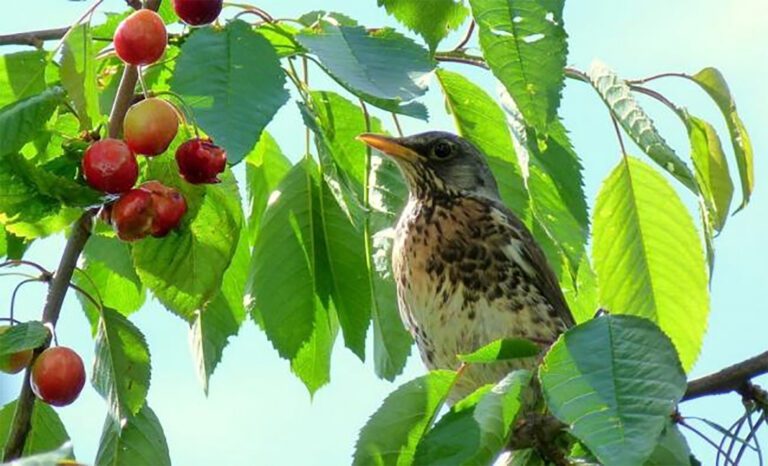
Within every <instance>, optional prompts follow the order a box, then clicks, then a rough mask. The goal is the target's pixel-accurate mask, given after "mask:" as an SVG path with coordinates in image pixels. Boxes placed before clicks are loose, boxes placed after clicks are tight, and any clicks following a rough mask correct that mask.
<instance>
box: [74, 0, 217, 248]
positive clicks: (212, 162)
mask: <svg viewBox="0 0 768 466" xmlns="http://www.w3.org/2000/svg"><path fill="white" fill-rule="evenodd" d="M173 6H174V8H175V10H176V12H177V14H178V15H179V17H180V18H182V19H183V20H184V21H185V22H187V23H188V24H190V25H194V26H199V25H204V24H208V23H210V22H212V21H214V20H215V19H216V17H218V15H219V12H221V7H222V2H221V0H175V1H174V2H173ZM167 42H168V33H167V31H166V29H165V23H164V22H163V20H162V18H161V17H160V15H158V14H157V13H155V12H154V11H152V10H146V9H145V10H138V11H136V12H135V13H133V14H131V15H130V16H128V17H127V18H125V19H124V20H123V21H122V22H121V23H120V24H119V25H118V27H117V29H116V30H115V35H114V46H115V53H116V54H117V56H118V57H119V58H120V59H121V60H122V61H124V62H125V63H127V64H130V65H134V66H139V67H141V66H145V65H150V64H152V63H155V62H157V61H158V60H159V59H160V58H161V57H162V56H163V53H164V52H165V47H166V44H167ZM179 115H183V113H181V112H180V111H179V110H178V109H177V108H176V107H175V106H174V105H172V104H171V103H170V102H168V101H166V100H162V99H159V98H156V97H148V98H145V99H143V100H141V101H139V102H138V103H136V104H134V105H132V106H131V107H130V108H129V109H128V111H127V112H126V114H125V119H124V121H123V138H122V139H114V138H107V139H102V140H99V141H97V142H95V143H93V144H92V145H91V146H90V147H88V149H86V151H85V155H84V157H83V160H82V169H83V176H84V177H85V181H86V182H87V183H88V184H89V185H90V186H91V187H92V188H94V189H97V190H99V191H102V192H104V193H108V194H116V195H119V198H118V199H117V200H116V201H115V202H114V203H110V204H108V205H107V206H106V207H105V209H104V211H103V215H102V218H103V219H104V220H105V221H107V222H108V223H110V224H112V226H113V228H114V229H115V231H116V233H117V236H118V237H119V238H120V239H122V240H124V241H134V240H138V239H142V238H145V237H146V236H149V235H152V236H154V237H163V236H165V235H167V234H168V233H169V232H171V231H172V230H173V229H174V228H176V227H177V226H178V225H179V224H180V223H181V220H182V218H183V217H184V214H185V213H186V212H187V203H186V200H185V199H184V196H183V195H182V194H181V193H180V192H178V191H177V190H175V189H173V188H171V187H168V186H165V185H163V184H162V183H160V182H159V181H148V182H146V183H144V184H142V185H140V186H139V187H135V185H136V181H137V180H138V178H139V164H138V161H137V155H141V156H145V157H150V158H151V157H155V156H158V155H160V154H162V153H163V152H165V151H166V150H167V149H168V146H169V145H170V144H171V142H172V141H173V139H174V138H175V137H176V133H177V132H178V129H179V121H180V119H179ZM226 162H227V157H226V153H225V151H224V150H223V149H222V148H220V147H219V146H217V145H215V144H214V143H213V142H212V141H211V140H210V139H203V138H200V137H195V138H192V139H189V140H188V141H186V142H184V143H183V144H181V145H180V146H179V148H178V149H177V150H176V163H177V165H178V168H179V174H180V175H181V177H182V178H183V179H184V180H186V181H187V182H188V183H192V184H206V183H218V182H219V179H218V178H217V175H218V174H219V173H221V172H223V171H224V168H225V167H226Z"/></svg>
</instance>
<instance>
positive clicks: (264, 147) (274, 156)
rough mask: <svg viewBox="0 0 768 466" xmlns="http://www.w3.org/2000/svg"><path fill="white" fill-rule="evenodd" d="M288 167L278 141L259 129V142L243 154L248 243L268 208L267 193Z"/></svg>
mask: <svg viewBox="0 0 768 466" xmlns="http://www.w3.org/2000/svg"><path fill="white" fill-rule="evenodd" d="M290 168H291V162H290V160H288V157H286V156H285V155H284V154H283V152H282V151H281V150H280V147H279V146H278V145H277V142H276V141H275V140H274V138H272V136H271V135H270V134H269V133H267V132H266V131H265V132H264V133H262V135H261V138H260V139H259V143H258V144H256V147H255V148H254V149H253V151H251V153H250V154H248V156H247V157H246V158H245V179H246V189H247V191H248V200H249V203H248V204H249V209H250V210H249V214H248V234H249V241H250V244H251V245H253V244H254V243H255V242H256V236H257V235H258V231H259V227H260V225H261V217H262V215H264V210H265V209H266V208H267V202H268V201H269V196H270V194H271V193H272V192H274V190H275V188H276V187H277V184H278V183H279V182H280V180H282V179H283V177H284V176H285V174H286V173H288V171H289V170H290Z"/></svg>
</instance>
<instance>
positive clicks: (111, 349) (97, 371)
mask: <svg viewBox="0 0 768 466" xmlns="http://www.w3.org/2000/svg"><path fill="white" fill-rule="evenodd" d="M97 328H98V330H97V334H96V350H95V351H96V360H95V362H94V366H93V387H94V388H95V389H96V391H97V392H99V394H100V395H101V396H102V397H103V398H104V399H105V400H106V401H107V404H108V405H109V409H110V414H111V415H112V416H113V417H114V418H115V419H116V420H118V421H120V422H122V421H123V420H124V419H127V418H130V417H131V416H133V415H135V414H137V413H138V412H139V410H140V409H141V407H142V406H144V402H145V400H146V398H147V391H148V390H149V379H150V372H151V365H150V356H149V347H148V346H147V341H146V340H145V339H144V335H143V334H142V333H141V331H140V330H139V329H138V328H137V327H136V326H135V325H134V324H133V323H131V322H130V321H129V320H128V319H126V318H125V317H124V316H123V315H122V314H120V313H119V312H117V311H116V310H114V309H110V308H108V307H105V308H104V309H103V311H102V314H101V319H99V324H98V327H97Z"/></svg>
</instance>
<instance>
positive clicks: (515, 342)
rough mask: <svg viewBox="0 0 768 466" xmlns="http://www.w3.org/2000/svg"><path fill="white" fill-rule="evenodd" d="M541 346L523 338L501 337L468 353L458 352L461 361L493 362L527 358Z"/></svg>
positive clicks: (536, 352) (534, 353)
mask: <svg viewBox="0 0 768 466" xmlns="http://www.w3.org/2000/svg"><path fill="white" fill-rule="evenodd" d="M540 351H541V348H540V347H539V345H537V344H536V343H534V342H532V341H530V340H526V339H525V338H501V339H499V340H494V341H492V342H490V343H488V344H487V345H485V346H483V347H481V348H479V349H477V350H475V351H473V352H471V353H469V354H459V355H458V358H459V360H460V361H462V362H469V363H475V364H477V363H493V362H496V361H504V360H507V359H516V358H529V357H531V356H536V355H537V354H539V352H540Z"/></svg>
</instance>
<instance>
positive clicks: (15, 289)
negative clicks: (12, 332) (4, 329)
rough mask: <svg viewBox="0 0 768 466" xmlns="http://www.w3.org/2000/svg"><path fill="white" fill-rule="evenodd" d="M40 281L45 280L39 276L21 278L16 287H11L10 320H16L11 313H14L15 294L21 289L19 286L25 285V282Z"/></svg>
mask: <svg viewBox="0 0 768 466" xmlns="http://www.w3.org/2000/svg"><path fill="white" fill-rule="evenodd" d="M42 281H45V280H44V279H43V278H41V277H37V278H28V279H26V280H22V281H21V282H19V284H18V285H16V287H15V288H14V289H13V293H12V294H11V312H10V315H11V320H16V319H14V317H13V314H14V310H15V307H16V295H17V293H18V292H19V290H20V289H21V287H22V286H24V285H26V284H27V283H32V282H42Z"/></svg>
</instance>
